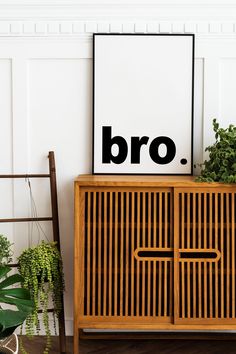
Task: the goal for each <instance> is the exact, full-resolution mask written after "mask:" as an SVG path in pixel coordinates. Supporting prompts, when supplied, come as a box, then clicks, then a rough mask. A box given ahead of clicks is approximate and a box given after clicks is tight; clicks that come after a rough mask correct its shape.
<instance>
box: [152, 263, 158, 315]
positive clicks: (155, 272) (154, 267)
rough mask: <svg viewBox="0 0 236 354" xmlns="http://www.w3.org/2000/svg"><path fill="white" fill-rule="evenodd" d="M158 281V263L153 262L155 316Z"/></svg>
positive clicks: (154, 313) (154, 312)
mask: <svg viewBox="0 0 236 354" xmlns="http://www.w3.org/2000/svg"><path fill="white" fill-rule="evenodd" d="M156 279H157V262H156V261H154V262H153V316H156V311H157V308H156V303H157V302H156Z"/></svg>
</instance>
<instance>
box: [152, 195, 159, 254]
mask: <svg viewBox="0 0 236 354" xmlns="http://www.w3.org/2000/svg"><path fill="white" fill-rule="evenodd" d="M159 227H160V225H159ZM153 247H158V244H157V193H154V196H153Z"/></svg>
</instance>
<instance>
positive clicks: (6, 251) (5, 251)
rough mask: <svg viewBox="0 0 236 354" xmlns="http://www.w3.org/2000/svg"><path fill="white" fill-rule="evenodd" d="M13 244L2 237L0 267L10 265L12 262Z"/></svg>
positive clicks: (0, 241) (0, 237)
mask: <svg viewBox="0 0 236 354" xmlns="http://www.w3.org/2000/svg"><path fill="white" fill-rule="evenodd" d="M11 246H12V243H11V242H10V241H9V240H8V239H7V237H6V236H4V235H0V265H4V264H8V263H10V262H11V261H12V256H13V252H12V250H11Z"/></svg>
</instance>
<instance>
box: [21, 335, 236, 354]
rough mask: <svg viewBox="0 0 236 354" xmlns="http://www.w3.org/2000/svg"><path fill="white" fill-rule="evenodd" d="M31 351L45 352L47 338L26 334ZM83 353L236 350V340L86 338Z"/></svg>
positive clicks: (170, 353) (55, 347) (231, 353)
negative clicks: (44, 346)
mask: <svg viewBox="0 0 236 354" xmlns="http://www.w3.org/2000/svg"><path fill="white" fill-rule="evenodd" d="M23 340H24V343H25V349H27V351H28V352H29V354H41V353H43V338H42V337H35V338H34V339H33V340H31V341H29V340H26V339H25V338H23ZM72 342H73V339H72V337H68V338H67V347H68V350H67V354H73V349H72V348H73V346H72ZM80 349H81V350H80V354H156V353H157V354H158V353H160V354H200V353H201V354H213V353H214V354H226V353H227V354H236V341H231V340H225V341H218V340H217V341H214V340H211V341H209V340H206V341H205V340H176V339H175V340H149V341H144V340H141V341H134V340H129V341H127V340H122V341H118V340H116V341H110V340H83V341H81V345H80ZM56 353H59V349H58V340H57V338H55V337H54V338H53V344H52V350H51V351H50V354H56Z"/></svg>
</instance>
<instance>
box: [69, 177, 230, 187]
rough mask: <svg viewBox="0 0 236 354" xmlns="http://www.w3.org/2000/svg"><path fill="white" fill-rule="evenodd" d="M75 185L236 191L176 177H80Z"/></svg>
mask: <svg viewBox="0 0 236 354" xmlns="http://www.w3.org/2000/svg"><path fill="white" fill-rule="evenodd" d="M75 184H77V185H79V186H91V187H96V186H100V187H105V186H110V187H192V188H194V187H208V188H214V187H219V188H233V189H235V190H236V184H224V183H216V182H212V183H205V182H204V183H203V182H195V176H174V175H170V176H167V175H166V176H157V175H155V176H154V175H152V176H151V175H149V176H147V175H80V176H79V177H78V178H76V180H75Z"/></svg>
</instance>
